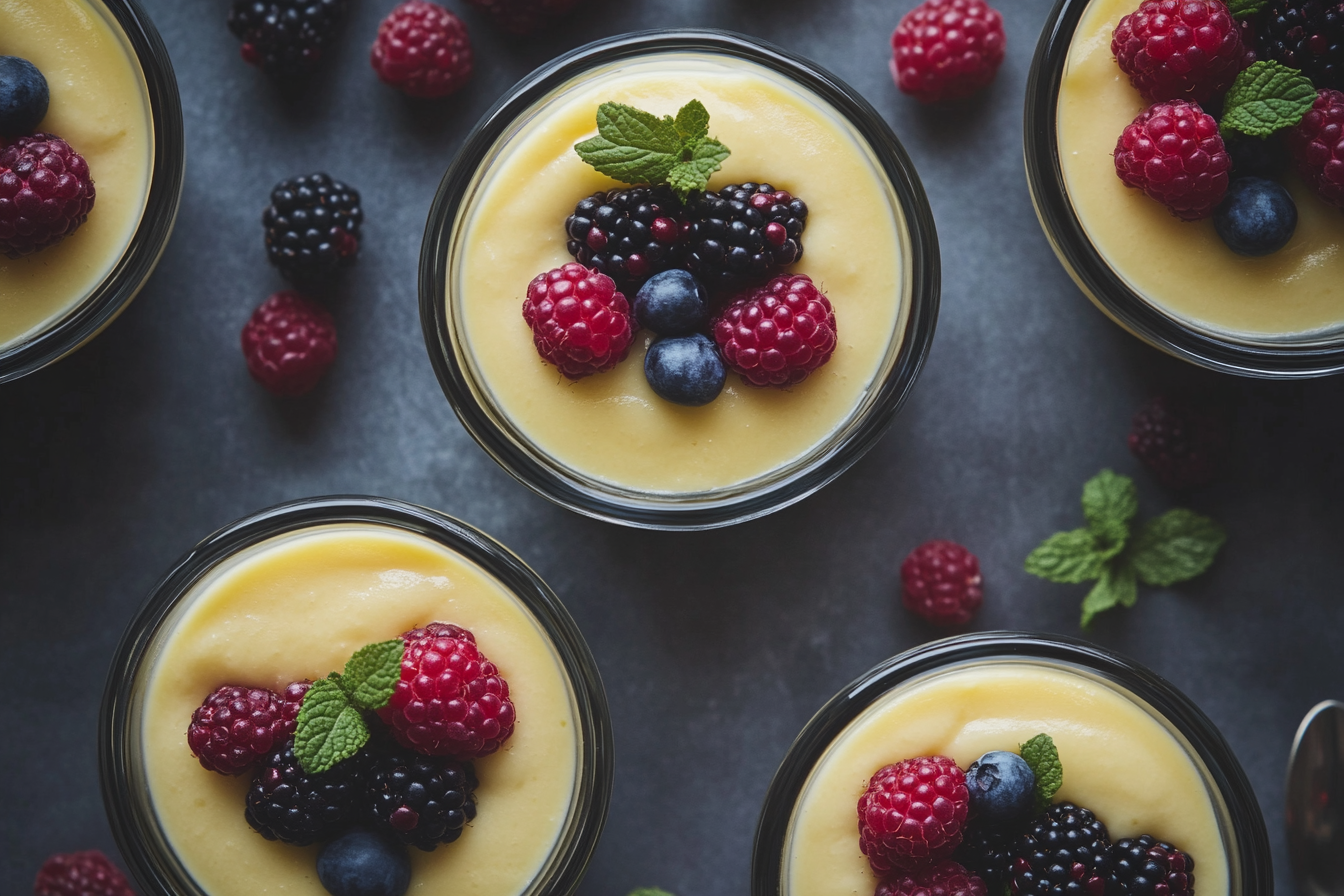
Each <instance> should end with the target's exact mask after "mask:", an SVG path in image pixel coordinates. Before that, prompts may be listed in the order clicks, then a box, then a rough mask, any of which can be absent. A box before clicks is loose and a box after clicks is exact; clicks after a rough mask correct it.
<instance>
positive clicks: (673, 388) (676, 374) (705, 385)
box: [644, 333, 728, 407]
mask: <svg viewBox="0 0 1344 896" xmlns="http://www.w3.org/2000/svg"><path fill="white" fill-rule="evenodd" d="M727 376H728V371H727V370H725V369H724V366H723V359H722V358H720V357H719V349H718V347H717V346H715V345H714V341H713V340H712V339H710V338H709V337H708V336H705V335H704V334H703V333H695V334H692V335H690V336H670V337H666V338H663V339H659V340H657V341H656V342H654V343H653V345H651V346H649V353H648V354H647V355H645V356H644V377H645V379H647V380H648V381H649V385H650V386H651V387H652V388H653V391H654V392H657V393H658V394H659V395H660V396H662V397H663V398H666V399H667V400H668V401H674V402H676V403H677V404H686V405H691V406H692V407H695V406H698V405H702V404H709V403H710V402H711V401H713V400H714V399H716V398H718V397H719V393H720V392H721V391H723V381H724V380H725V379H726V378H727Z"/></svg>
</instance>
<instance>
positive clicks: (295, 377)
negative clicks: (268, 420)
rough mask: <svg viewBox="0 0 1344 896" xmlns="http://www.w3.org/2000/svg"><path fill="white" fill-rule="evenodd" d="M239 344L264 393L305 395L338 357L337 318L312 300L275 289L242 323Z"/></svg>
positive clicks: (254, 377)
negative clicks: (275, 291)
mask: <svg viewBox="0 0 1344 896" xmlns="http://www.w3.org/2000/svg"><path fill="white" fill-rule="evenodd" d="M242 344H243V357H245V358H246V359H247V371H248V373H250V374H252V378H253V379H254V380H256V381H257V382H259V383H261V384H262V385H263V386H265V387H266V390H267V391H268V392H270V393H272V394H273V395H283V396H286V397H295V396H299V395H304V394H306V393H308V392H311V391H312V389H313V387H314V386H316V385H317V383H318V380H320V379H322V374H324V373H326V372H327V368H328V367H330V366H331V364H332V362H333V361H335V360H336V323H335V321H333V320H332V319H331V315H330V314H328V313H327V309H325V308H323V307H322V306H321V305H319V304H318V303H317V302H314V301H313V300H312V299H308V298H304V297H303V296H301V295H299V294H298V293H297V292H290V291H286V292H277V293H276V294H275V295H273V296H271V297H270V298H268V299H267V300H266V301H264V302H262V303H261V305H259V306H258V307H257V310H256V311H253V312H252V316H251V317H250V318H249V319H248V321H247V323H246V324H244V325H243V336H242Z"/></svg>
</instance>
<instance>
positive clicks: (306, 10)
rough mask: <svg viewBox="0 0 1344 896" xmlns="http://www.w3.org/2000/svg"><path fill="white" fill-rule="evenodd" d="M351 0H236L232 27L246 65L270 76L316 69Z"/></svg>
mask: <svg viewBox="0 0 1344 896" xmlns="http://www.w3.org/2000/svg"><path fill="white" fill-rule="evenodd" d="M348 7H349V0H233V5H232V6H231V7H230V8H229V30H230V31H232V32H233V34H234V36H235V37H237V38H238V39H239V40H241V41H242V42H243V45H242V47H241V48H240V50H239V52H240V53H241V54H242V57H243V60H244V61H245V62H247V64H248V65H255V66H258V67H259V68H261V69H262V70H263V71H265V72H266V74H268V75H272V76H278V77H293V76H295V75H302V74H305V73H307V72H310V71H312V69H314V68H315V67H316V66H317V64H318V62H320V61H321V59H322V56H323V53H324V52H325V50H326V48H327V47H328V46H329V45H330V44H331V42H332V41H333V40H335V38H336V34H337V32H338V31H339V30H340V28H341V24H342V23H343V22H344V21H345V14H346V10H347V8H348Z"/></svg>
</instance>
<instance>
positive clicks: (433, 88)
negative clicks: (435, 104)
mask: <svg viewBox="0 0 1344 896" xmlns="http://www.w3.org/2000/svg"><path fill="white" fill-rule="evenodd" d="M369 62H370V63H371V64H372V65H373V70H374V71H375V72H376V73H377V74H378V77H379V78H380V79H381V80H382V81H383V83H384V84H390V85H392V86H393V87H395V88H397V89H398V90H400V91H401V92H402V93H405V94H407V95H408V96H415V97H423V98H433V97H440V96H447V95H448V94H450V93H454V92H456V91H457V90H458V89H460V88H461V87H462V85H464V84H466V83H467V80H468V79H469V78H470V77H471V64H472V56H471V41H470V40H469V39H468V37H467V26H466V25H464V24H463V23H462V20H461V19H459V18H458V17H457V16H455V15H453V14H452V13H451V12H449V11H448V10H446V9H444V8H443V7H442V6H439V5H438V4H435V3H428V2H426V0H406V2H405V3H402V4H401V5H399V6H397V7H396V8H395V9H393V10H392V11H391V12H390V13H388V14H387V18H385V19H383V22H382V24H381V25H379V26H378V37H377V38H376V39H375V40H374V42H373V49H372V50H371V51H370V52H369Z"/></svg>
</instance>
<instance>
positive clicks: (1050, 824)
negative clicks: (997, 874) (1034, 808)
mask: <svg viewBox="0 0 1344 896" xmlns="http://www.w3.org/2000/svg"><path fill="white" fill-rule="evenodd" d="M1013 855H1014V860H1013V871H1012V878H1011V880H1010V881H1009V886H1010V887H1011V889H1012V892H1013V894H1014V896H1104V894H1105V892H1106V880H1107V878H1108V877H1109V876H1110V873H1111V841H1110V838H1109V837H1108V835H1107V832H1106V825H1104V824H1102V823H1101V821H1099V820H1098V819H1097V817H1096V816H1095V815H1093V814H1092V813H1091V811H1089V810H1087V809H1084V808H1081V807H1079V806H1075V805H1073V804H1072V803H1058V804H1056V805H1054V806H1051V807H1050V808H1049V809H1046V810H1045V812H1043V813H1042V814H1041V815H1038V816H1037V817H1036V818H1035V819H1033V820H1032V821H1031V823H1030V824H1028V825H1027V827H1026V829H1025V832H1024V833H1023V834H1022V835H1021V836H1020V837H1019V838H1018V840H1017V843H1016V845H1015V846H1014V847H1013Z"/></svg>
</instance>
